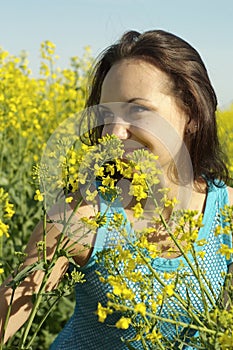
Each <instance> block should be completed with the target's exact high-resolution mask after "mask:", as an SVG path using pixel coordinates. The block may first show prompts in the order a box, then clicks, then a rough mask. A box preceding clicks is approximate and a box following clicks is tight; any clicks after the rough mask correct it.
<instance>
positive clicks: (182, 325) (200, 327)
mask: <svg viewBox="0 0 233 350" xmlns="http://www.w3.org/2000/svg"><path fill="white" fill-rule="evenodd" d="M108 306H109V307H112V308H117V310H119V305H118V304H116V303H113V302H110V301H109V302H108ZM125 311H129V312H133V313H135V311H134V308H133V307H130V306H126V305H124V312H125ZM146 316H148V317H150V318H151V319H154V320H158V321H162V322H166V323H171V324H174V325H178V326H181V327H185V328H187V326H189V328H191V329H194V330H196V331H199V332H206V333H209V334H216V331H215V330H212V329H209V328H206V327H205V326H204V325H203V326H196V325H195V324H187V323H185V322H182V321H178V320H173V319H170V318H165V317H161V316H158V315H156V314H154V313H153V314H152V313H150V312H146ZM218 334H219V335H224V333H222V332H219V333H218Z"/></svg>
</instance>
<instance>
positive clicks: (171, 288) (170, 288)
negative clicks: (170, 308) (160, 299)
mask: <svg viewBox="0 0 233 350" xmlns="http://www.w3.org/2000/svg"><path fill="white" fill-rule="evenodd" d="M174 288H175V286H174V284H168V285H167V286H165V287H164V288H163V293H164V294H165V295H168V296H169V297H171V296H172V295H173V294H174Z"/></svg>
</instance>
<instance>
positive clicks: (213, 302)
mask: <svg viewBox="0 0 233 350" xmlns="http://www.w3.org/2000/svg"><path fill="white" fill-rule="evenodd" d="M148 188H149V191H150V193H151V194H153V191H152V189H151V186H149V185H148ZM152 199H153V201H154V204H155V206H156V207H157V208H158V207H159V206H158V202H157V201H156V199H155V198H154V197H153V198H152ZM159 217H160V220H161V222H162V224H163V226H164V228H165V229H166V231H167V233H168V234H169V236H170V238H171V239H172V240H173V242H174V243H175V245H176V247H177V248H178V249H179V251H180V253H181V255H182V256H183V257H184V258H185V260H186V262H187V263H188V265H189V267H190V269H191V270H192V272H193V274H194V276H195V278H196V279H197V280H198V282H199V284H201V281H200V280H199V279H198V278H199V274H198V271H196V270H195V269H194V267H193V264H192V262H191V261H190V259H189V257H188V255H187V254H186V253H185V251H184V249H183V248H182V246H181V245H180V244H179V242H178V241H177V239H176V238H175V237H174V235H173V233H172V230H171V229H170V227H169V225H168V224H167V222H166V220H165V218H164V216H163V215H162V214H161V213H160V214H159ZM202 287H203V291H204V292H205V294H206V296H207V297H208V299H209V301H210V303H211V304H212V305H213V306H214V305H215V304H216V301H215V300H214V299H213V298H212V296H211V295H210V293H209V291H208V290H207V289H206V288H205V287H204V286H203V284H202Z"/></svg>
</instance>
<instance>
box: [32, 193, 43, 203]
mask: <svg viewBox="0 0 233 350" xmlns="http://www.w3.org/2000/svg"><path fill="white" fill-rule="evenodd" d="M34 199H35V200H36V201H39V202H42V201H43V199H44V197H43V195H42V193H41V192H40V190H36V194H35V196H34Z"/></svg>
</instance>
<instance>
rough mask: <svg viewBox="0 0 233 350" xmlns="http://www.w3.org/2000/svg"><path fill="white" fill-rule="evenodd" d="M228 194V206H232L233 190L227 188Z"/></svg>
mask: <svg viewBox="0 0 233 350" xmlns="http://www.w3.org/2000/svg"><path fill="white" fill-rule="evenodd" d="M228 193H229V204H230V205H233V188H232V187H228Z"/></svg>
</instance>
